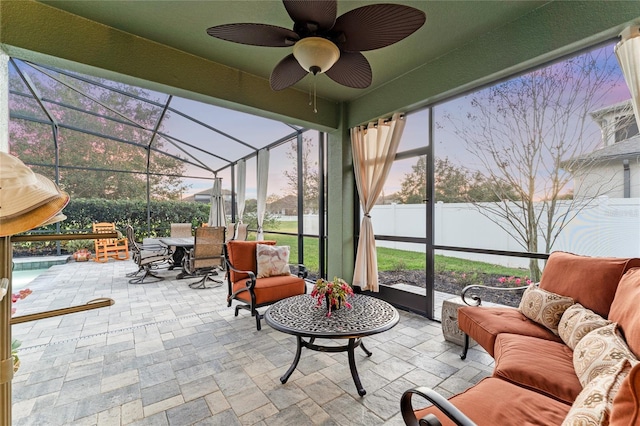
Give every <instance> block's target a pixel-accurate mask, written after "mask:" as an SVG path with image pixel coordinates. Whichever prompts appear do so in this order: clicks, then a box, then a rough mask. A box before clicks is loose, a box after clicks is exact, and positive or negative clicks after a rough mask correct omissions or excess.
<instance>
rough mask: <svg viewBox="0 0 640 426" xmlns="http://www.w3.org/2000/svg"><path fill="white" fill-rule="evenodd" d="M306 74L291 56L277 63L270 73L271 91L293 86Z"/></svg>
mask: <svg viewBox="0 0 640 426" xmlns="http://www.w3.org/2000/svg"><path fill="white" fill-rule="evenodd" d="M307 74H308V73H307V71H306V70H305V69H304V68H302V67H301V66H300V64H299V63H298V61H296V58H294V57H293V54H291V55H288V56H286V57H285V58H284V59H283V60H281V61H280V62H278V65H276V67H275V68H274V69H273V71H271V77H269V83H270V84H271V88H272V89H273V90H282V89H286V88H287V87H289V86H293V85H294V84H296V83H297V82H299V81H300V80H302V78H303V77H304V76H306V75H307Z"/></svg>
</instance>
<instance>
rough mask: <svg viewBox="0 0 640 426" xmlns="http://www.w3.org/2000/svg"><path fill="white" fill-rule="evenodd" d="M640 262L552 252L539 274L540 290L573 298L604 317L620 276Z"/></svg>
mask: <svg viewBox="0 0 640 426" xmlns="http://www.w3.org/2000/svg"><path fill="white" fill-rule="evenodd" d="M633 266H640V259H624V258H612V257H589V256H578V255H575V254H571V253H565V252H559V251H556V252H553V253H551V255H550V256H549V259H548V260H547V264H546V266H545V267H544V271H543V272H542V277H541V279H540V288H541V289H543V290H547V291H550V292H552V293H556V294H561V295H563V296H569V297H571V298H573V300H575V301H576V302H577V303H580V304H581V305H582V306H584V307H585V308H587V309H591V310H592V311H594V312H595V313H597V314H598V315H602V316H603V317H605V318H607V317H608V315H609V308H610V306H611V302H612V301H613V298H614V295H615V293H616V288H617V286H618V282H619V281H620V278H621V277H622V275H623V274H624V273H625V272H626V271H627V270H628V269H629V268H631V267H633Z"/></svg>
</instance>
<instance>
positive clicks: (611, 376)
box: [562, 359, 631, 426]
mask: <svg viewBox="0 0 640 426" xmlns="http://www.w3.org/2000/svg"><path fill="white" fill-rule="evenodd" d="M630 370H631V364H630V363H629V360H627V359H623V360H622V361H618V363H617V364H614V365H611V366H608V367H607V368H605V369H604V370H602V371H601V373H600V374H599V375H598V376H596V377H595V378H594V379H593V380H592V381H590V382H589V383H588V384H587V386H585V387H584V389H582V392H580V393H579V394H578V396H577V397H576V400H575V401H574V402H573V405H572V406H571V410H569V413H567V417H565V419H564V421H563V422H562V426H607V425H608V424H609V417H610V416H611V408H612V407H613V398H614V397H615V396H616V394H617V393H618V390H619V389H620V385H621V384H622V382H623V381H624V379H625V377H626V376H627V375H628V374H629V371H630Z"/></svg>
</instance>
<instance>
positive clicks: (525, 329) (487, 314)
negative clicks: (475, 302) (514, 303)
mask: <svg viewBox="0 0 640 426" xmlns="http://www.w3.org/2000/svg"><path fill="white" fill-rule="evenodd" d="M458 325H459V327H460V329H461V330H463V331H464V332H465V333H467V334H469V335H470V336H471V337H473V339H474V340H475V341H476V342H478V344H479V345H480V346H482V347H483V348H484V349H485V350H486V351H487V352H488V353H489V355H491V356H493V353H494V346H495V343H496V336H497V335H498V334H500V333H510V334H522V335H525V336H532V337H539V338H541V339H546V340H552V341H555V342H560V341H561V340H560V338H559V337H558V336H556V335H554V334H553V333H552V332H551V331H549V329H547V328H545V327H543V326H541V325H540V324H537V323H535V322H533V321H530V320H529V319H528V318H527V317H525V316H524V315H523V314H522V312H520V311H518V310H517V309H514V308H489V307H476V306H463V307H461V308H458Z"/></svg>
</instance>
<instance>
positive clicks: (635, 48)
mask: <svg viewBox="0 0 640 426" xmlns="http://www.w3.org/2000/svg"><path fill="white" fill-rule="evenodd" d="M620 37H622V40H621V41H620V42H619V43H618V44H617V45H616V47H615V52H616V56H617V57H618V62H619V63H620V68H622V73H623V74H624V80H625V81H626V82H627V86H629V91H630V92H631V99H632V102H631V103H632V104H633V113H634V115H635V116H636V122H637V123H638V125H639V126H640V27H638V26H633V27H628V28H626V29H625V30H624V31H623V32H622V33H621V34H620Z"/></svg>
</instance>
